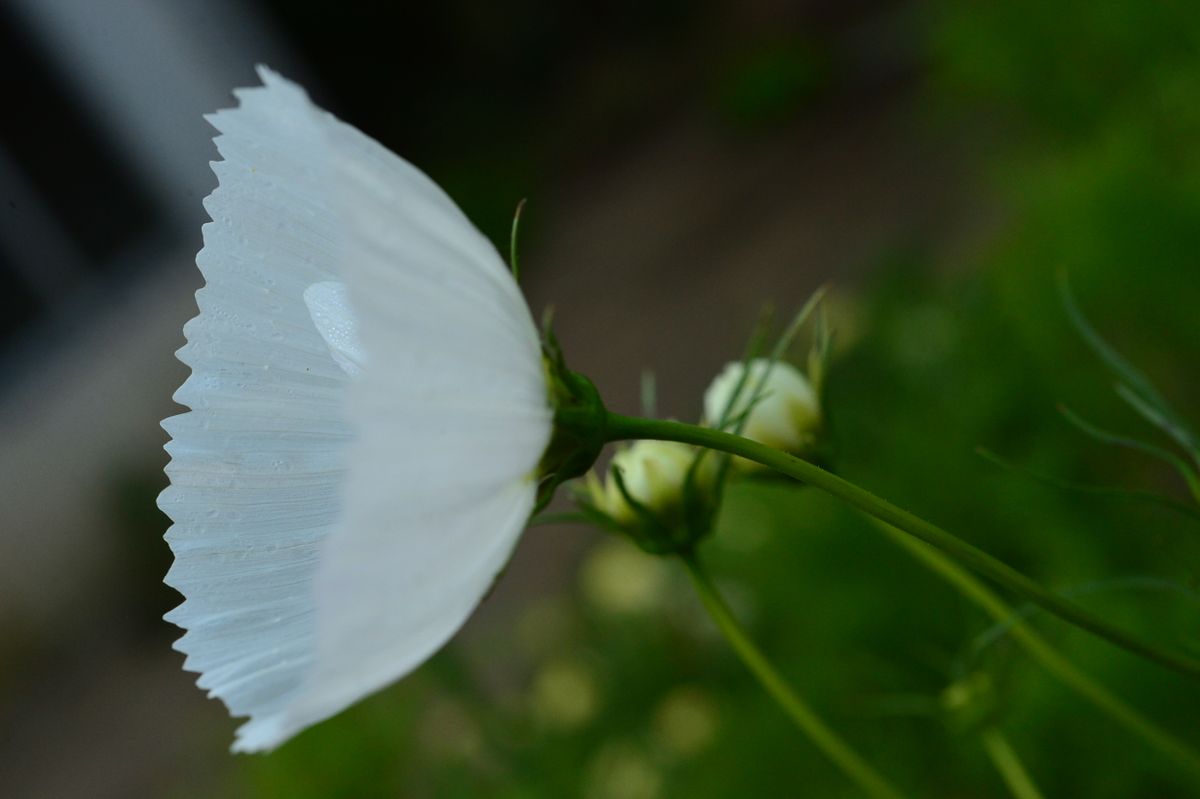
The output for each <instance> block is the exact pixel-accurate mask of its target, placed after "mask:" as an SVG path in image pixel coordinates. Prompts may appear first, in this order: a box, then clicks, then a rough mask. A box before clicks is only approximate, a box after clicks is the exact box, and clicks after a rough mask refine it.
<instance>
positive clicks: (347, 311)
mask: <svg viewBox="0 0 1200 799" xmlns="http://www.w3.org/2000/svg"><path fill="white" fill-rule="evenodd" d="M304 304H305V305H307V306H308V313H309V315H311V316H312V320H313V324H314V325H316V328H317V332H318V333H320V334H321V338H323V339H325V343H326V344H327V345H329V354H330V355H332V356H333V360H334V361H336V362H337V365H338V366H340V367H342V370H343V371H345V373H346V374H348V375H350V376H351V377H355V376H357V375H358V374H359V373H360V372H362V366H363V360H364V358H363V348H362V340H361V338H360V337H359V334H358V319H357V318H356V317H355V315H354V311H352V310H351V307H350V292H349V291H347V289H346V285H345V284H344V283H338V282H337V281H336V280H326V281H324V282H322V283H313V284H312V285H311V286H309V287H308V288H306V289H305V290H304Z"/></svg>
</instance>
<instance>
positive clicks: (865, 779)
mask: <svg viewBox="0 0 1200 799" xmlns="http://www.w3.org/2000/svg"><path fill="white" fill-rule="evenodd" d="M680 558H681V559H682V560H683V563H684V565H685V566H686V567H687V570H688V574H689V575H690V576H691V578H692V584H693V585H695V587H696V593H697V594H699V595H700V601H701V602H702V603H704V608H705V610H707V611H708V614H709V616H711V617H712V620H713V621H714V622H715V623H716V625H717V627H718V628H719V629H720V631H721V633H722V635H724V636H725V639H726V640H727V641H728V642H729V645H730V646H731V647H733V650H734V652H736V653H737V655H738V657H739V658H741V660H742V663H744V664H745V665H746V668H748V669H750V671H751V672H753V674H754V676H755V677H757V678H758V681H759V682H760V683H761V684H762V686H763V688H765V689H766V691H767V693H769V694H770V695H771V698H773V699H774V700H775V701H776V702H778V703H779V706H780V707H781V708H783V710H784V712H786V713H787V714H788V716H790V717H791V719H792V721H794V722H795V723H796V726H797V727H799V728H800V730H801V731H802V732H803V733H804V734H805V735H807V736H808V738H809V740H811V741H812V742H813V744H814V745H815V746H816V747H817V748H818V749H820V750H821V752H822V753H824V754H825V756H826V757H828V758H829V759H830V760H832V761H833V762H834V763H835V764H836V765H837V766H838V767H839V768H840V769H841V770H842V771H843V772H844V773H845V775H846V776H847V777H849V778H850V779H851V780H853V781H854V782H855V783H857V784H858V786H859V787H860V788H862V789H863V791H864V792H866V793H867V794H868V795H869V796H873V797H878V799H900V796H901V794H900V793H899V792H897V791H896V789H895V788H893V787H892V786H891V785H889V784H888V782H887V781H886V780H885V779H884V778H883V777H881V776H880V775H879V774H878V773H877V772H876V771H875V770H874V769H873V768H871V765H870V764H869V763H867V761H866V760H864V759H863V758H862V757H861V756H860V755H859V754H858V753H857V752H855V751H854V750H853V749H851V748H850V746H849V744H847V743H846V742H845V741H843V740H842V739H841V738H840V737H839V736H838V734H837V733H836V732H834V731H833V730H832V729H830V728H829V727H828V726H827V725H826V724H825V722H824V721H822V720H821V718H820V716H818V715H817V714H816V713H815V712H813V710H812V708H810V707H809V706H808V705H807V704H806V703H805V702H804V700H803V699H801V698H800V697H799V695H797V694H796V692H795V691H793V690H792V687H791V686H790V685H788V684H787V681H786V680H784V679H783V677H782V676H780V674H779V672H777V671H776V670H775V667H774V666H772V665H771V663H770V661H768V660H767V658H766V656H765V655H763V653H762V652H761V651H760V650H759V649H758V647H756V646H755V645H754V642H753V641H751V640H750V638H749V637H748V636H747V635H746V633H745V631H744V630H743V629H742V627H741V625H739V624H738V621H737V619H736V618H734V615H733V612H732V611H731V610H730V609H729V605H727V604H725V600H724V599H723V598H722V597H721V595H720V593H718V591H717V588H716V586H715V585H713V582H712V580H711V579H709V576H708V573H707V572H706V571H705V570H704V568H703V567H702V566H701V565H700V562H699V561H698V560H697V559H696V556H695V554H694V553H686V554H681V555H680Z"/></svg>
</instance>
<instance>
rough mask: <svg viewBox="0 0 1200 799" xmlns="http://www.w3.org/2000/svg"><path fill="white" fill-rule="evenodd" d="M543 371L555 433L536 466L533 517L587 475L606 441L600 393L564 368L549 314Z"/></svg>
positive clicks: (543, 348)
mask: <svg viewBox="0 0 1200 799" xmlns="http://www.w3.org/2000/svg"><path fill="white" fill-rule="evenodd" d="M542 368H543V369H544V370H545V372H546V385H547V388H548V391H549V394H550V406H551V407H552V408H553V409H554V430H553V432H552V433H551V435H550V443H549V445H547V447H546V451H545V452H544V453H543V454H542V460H541V461H540V462H539V464H538V472H537V474H538V498H537V504H536V506H535V507H534V511H533V512H534V514H536V513H538V512H539V511H541V510H542V509H543V508H545V507H546V505H547V504H548V503H549V502H550V499H551V498H552V497H553V496H554V491H555V489H557V488H558V487H559V486H560V485H562V484H563V483H565V482H566V481H567V480H571V479H573V478H575V477H579V476H581V475H583V474H585V473H587V470H588V469H590V468H592V464H594V463H595V462H596V459H597V458H599V457H600V451H601V450H602V449H604V445H605V443H606V441H607V437H606V435H605V424H606V420H607V419H608V412H607V411H606V410H605V408H604V402H603V401H602V400H601V399H600V392H599V391H597V390H596V386H595V384H593V383H592V381H591V380H589V379H588V378H586V377H584V376H583V375H581V374H579V373H578V372H572V371H571V370H570V369H568V368H567V365H566V362H565V360H564V359H563V354H562V349H561V348H560V347H559V346H558V340H557V339H556V338H555V337H554V332H553V331H552V330H551V329H550V315H549V314H547V317H546V320H545V323H544V328H543V338H542Z"/></svg>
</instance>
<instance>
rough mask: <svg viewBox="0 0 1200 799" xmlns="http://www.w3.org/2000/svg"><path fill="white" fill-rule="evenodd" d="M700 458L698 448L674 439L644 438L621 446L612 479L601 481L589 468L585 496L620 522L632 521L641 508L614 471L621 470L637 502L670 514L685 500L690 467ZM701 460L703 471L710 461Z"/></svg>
mask: <svg viewBox="0 0 1200 799" xmlns="http://www.w3.org/2000/svg"><path fill="white" fill-rule="evenodd" d="M695 459H696V448H695V447H690V446H688V445H686V444H677V443H675V442H673V441H654V440H651V439H640V440H638V441H634V442H633V443H632V444H630V445H628V446H626V447H624V448H622V449H620V450H618V451H617V453H616V454H615V455H613V458H612V462H611V463H610V465H609V475H608V479H607V480H604V481H601V480H600V478H599V477H597V476H596V473H595V472H588V475H587V477H586V479H585V483H584V491H585V498H586V500H587V501H588V503H589V504H591V506H592V507H594V508H595V509H596V510H598V511H601V512H603V513H605V514H607V515H608V516H610V517H612V518H613V519H614V520H615V521H617V522H618V523H622V524H624V523H629V522H632V521H634V520H635V519H636V518H637V512H636V511H635V510H634V508H633V506H632V505H630V504H629V501H628V499H626V497H625V493H624V492H622V491H621V485H620V483H618V482H617V479H616V478H615V477H613V475H612V472H614V471H616V472H619V473H620V475H621V483H624V485H625V492H628V494H629V497H630V498H632V499H633V500H634V501H635V502H636V503H638V504H639V505H642V506H643V507H644V508H645V509H646V510H648V511H650V512H652V513H655V514H664V515H667V514H669V513H670V511H672V510H673V509H676V508H678V507H679V506H680V505H681V504H682V502H683V487H684V483H685V481H686V480H687V474H688V470H689V469H690V468H691V467H692V461H694V460H695ZM711 460H713V459H712V458H704V459H703V460H702V461H701V466H700V469H701V471H704V472H707V470H706V469H704V465H705V463H706V462H708V461H711Z"/></svg>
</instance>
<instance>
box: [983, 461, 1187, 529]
mask: <svg viewBox="0 0 1200 799" xmlns="http://www.w3.org/2000/svg"><path fill="white" fill-rule="evenodd" d="M975 453H976V454H977V455H979V456H980V457H981V458H983V459H984V460H986V461H989V462H990V463H992V464H994V465H996V466H999V467H1000V468H1002V469H1005V470H1007V471H1010V472H1013V473H1015V474H1019V475H1021V476H1022V477H1026V478H1029V479H1030V480H1033V481H1035V482H1038V483H1042V484H1044V485H1048V486H1051V487H1053V488H1059V489H1062V490H1064V491H1075V492H1078V493H1081V494H1090V495H1092V496H1099V497H1104V498H1106V499H1114V500H1123V501H1126V502H1138V503H1145V504H1149V505H1159V506H1161V507H1164V508H1167V509H1169V510H1173V511H1175V512H1176V513H1181V514H1183V515H1184V516H1187V517H1189V518H1191V519H1194V520H1195V521H1200V509H1197V508H1194V507H1192V506H1191V505H1189V504H1188V503H1186V502H1180V501H1179V500H1177V499H1175V498H1174V497H1168V496H1165V495H1163V494H1156V493H1154V492H1153V491H1146V490H1143V489H1136V488H1120V487H1117V486H1098V485H1091V484H1088V483H1079V482H1075V481H1072V480H1064V479H1062V478H1060V477H1055V476H1053V475H1049V474H1043V473H1041V472H1035V471H1033V470H1032V469H1028V468H1026V467H1024V466H1018V465H1017V464H1015V463H1012V462H1010V461H1006V460H1004V459H1003V458H1001V457H1000V456H999V455H997V454H995V453H994V452H992V451H991V450H989V449H987V448H985V447H976V448H975Z"/></svg>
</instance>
